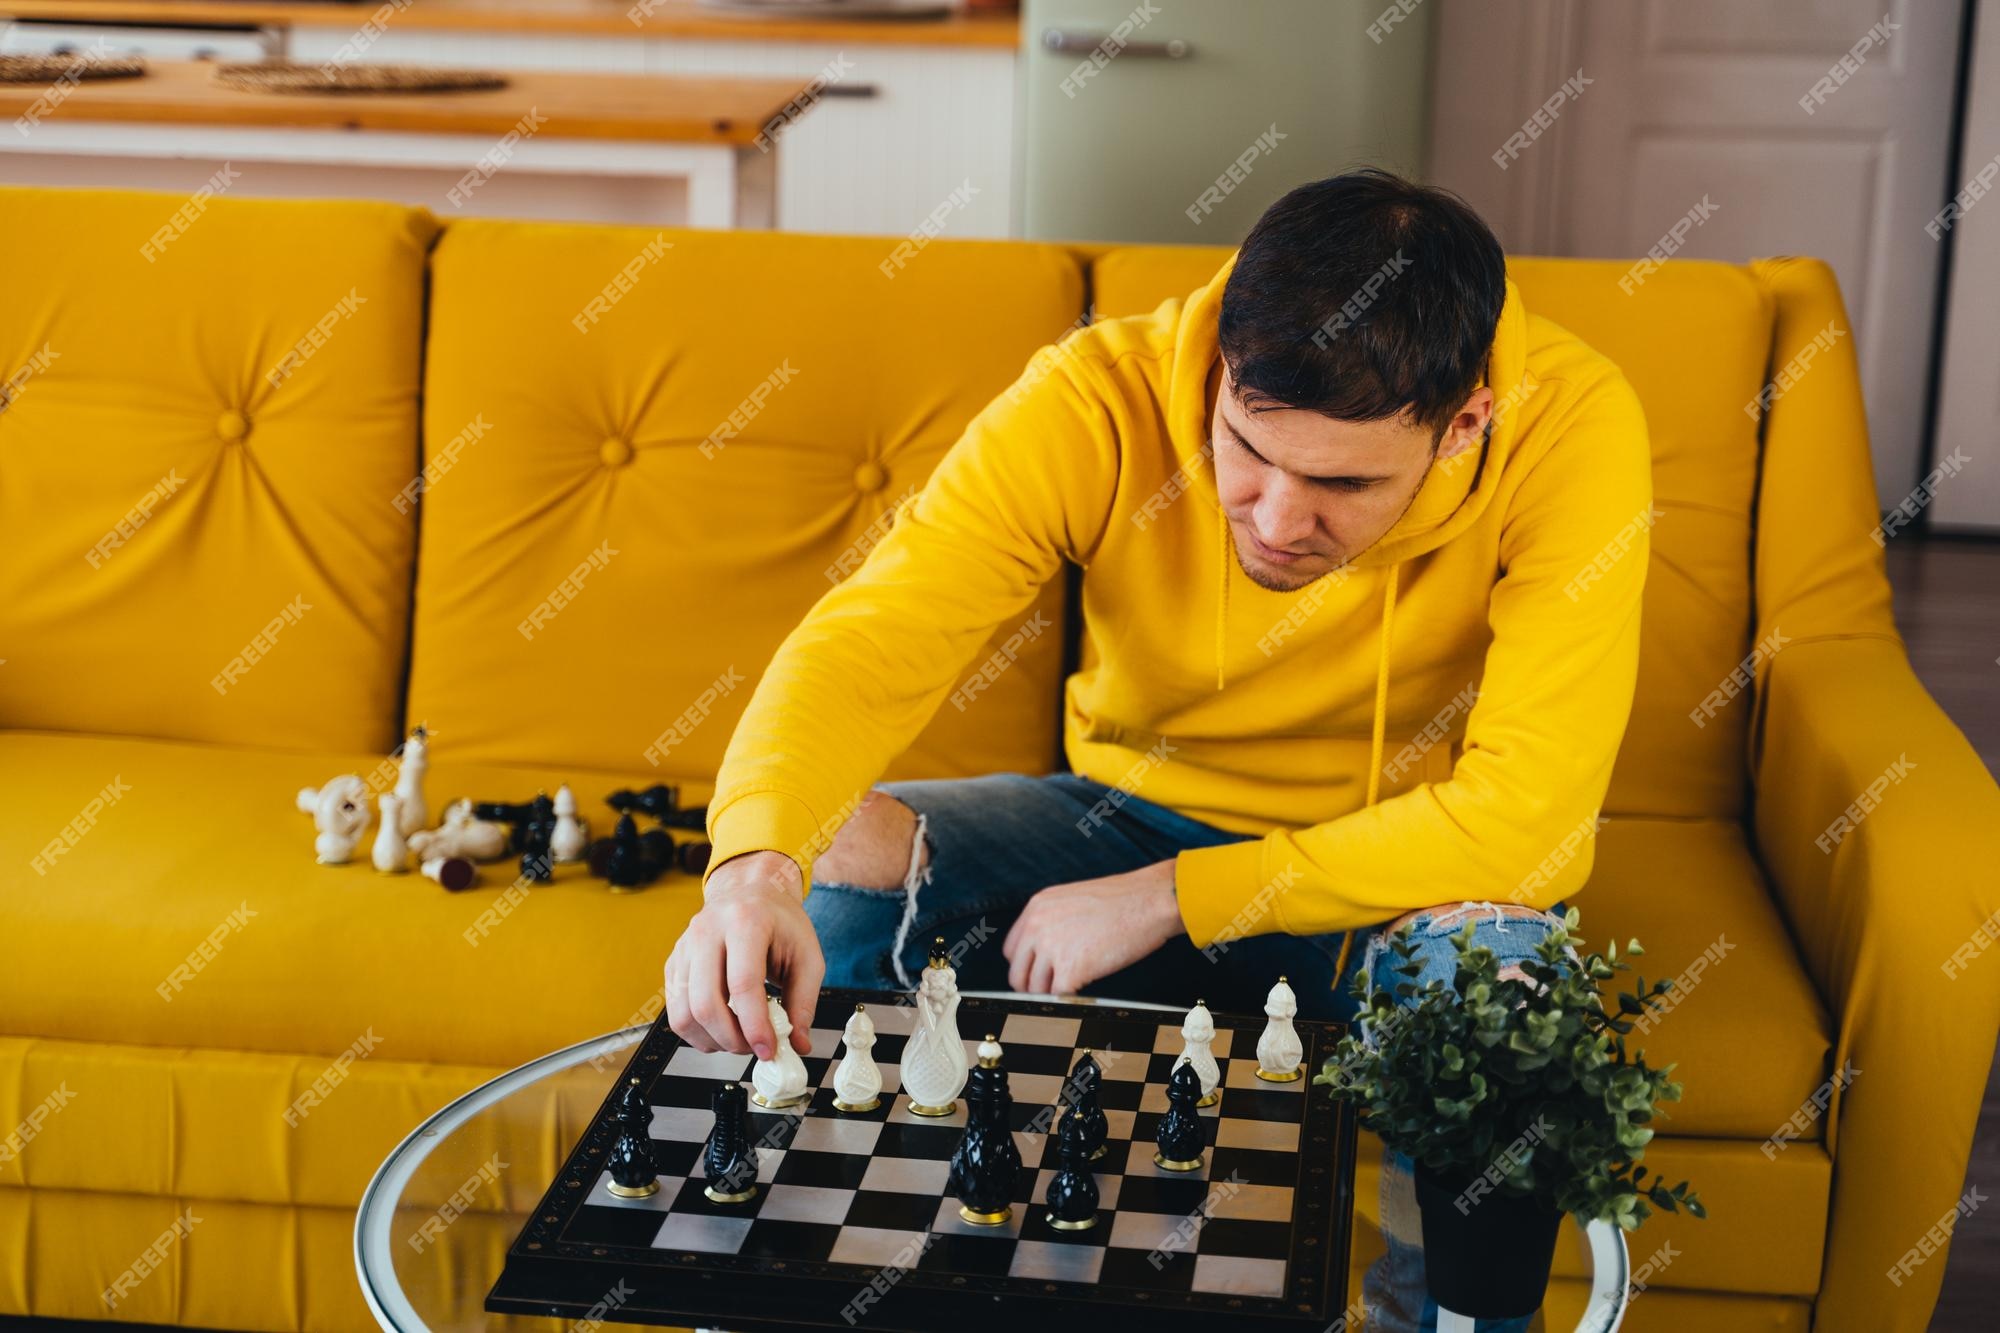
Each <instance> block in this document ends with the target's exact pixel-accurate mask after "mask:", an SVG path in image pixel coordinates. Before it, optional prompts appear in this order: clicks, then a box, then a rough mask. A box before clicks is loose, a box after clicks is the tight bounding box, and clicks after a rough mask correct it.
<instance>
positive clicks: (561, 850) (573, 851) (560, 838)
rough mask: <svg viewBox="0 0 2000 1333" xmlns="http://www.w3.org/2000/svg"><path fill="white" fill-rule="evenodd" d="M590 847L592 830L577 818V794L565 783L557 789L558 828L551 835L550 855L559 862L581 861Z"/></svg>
mask: <svg viewBox="0 0 2000 1333" xmlns="http://www.w3.org/2000/svg"><path fill="white" fill-rule="evenodd" d="M589 846H590V830H588V829H586V828H585V827H584V826H583V821H582V820H580V819H578V818H577V817H576V794H575V793H574V792H572V791H570V789H569V784H568V783H564V784H563V785H562V786H560V787H557V788H556V827H555V831H554V832H553V833H551V834H550V835H549V855H550V856H553V857H554V858H555V859H556V860H558V861H565V862H566V861H580V860H582V859H583V853H584V849H585V848H587V847H589Z"/></svg>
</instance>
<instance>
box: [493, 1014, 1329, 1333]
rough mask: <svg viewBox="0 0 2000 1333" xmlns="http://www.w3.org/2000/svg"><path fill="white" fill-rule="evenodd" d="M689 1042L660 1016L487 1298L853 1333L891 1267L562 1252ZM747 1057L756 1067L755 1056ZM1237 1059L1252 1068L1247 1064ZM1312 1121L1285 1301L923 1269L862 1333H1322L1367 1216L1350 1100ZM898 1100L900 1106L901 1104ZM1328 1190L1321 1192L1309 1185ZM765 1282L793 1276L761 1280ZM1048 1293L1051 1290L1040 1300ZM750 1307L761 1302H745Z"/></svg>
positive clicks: (527, 1309) (569, 1315)
mask: <svg viewBox="0 0 2000 1333" xmlns="http://www.w3.org/2000/svg"><path fill="white" fill-rule="evenodd" d="M895 998H896V997H894V996H890V995H885V994H879V993H874V992H865V991H843V990H835V989H829V990H827V991H825V992H823V993H822V998H821V1001H820V1006H819V1008H820V1011H821V1012H827V1013H841V1012H844V1011H846V1010H848V1009H851V1008H852V1006H853V1003H854V1002H855V1001H857V1000H861V1001H866V1002H869V1003H873V1004H882V1003H885V1002H887V1003H894V1002H895ZM981 1014H994V1015H996V1016H1000V1015H1006V1014H1029V1015H1039V1016H1048V1017H1055V1018H1079V1019H1090V1018H1110V1019H1116V1020H1121V1021H1135V1020H1136V1021H1148V1020H1150V1021H1154V1022H1156V1023H1157V1022H1172V1021H1173V1015H1172V1014H1171V1013H1170V1012H1169V1011H1166V1010H1157V1009H1138V1008H1129V1007H1124V1006H1120V1005H1117V1004H1115V1003H1105V1004H1099V1005H1078V1004H1062V1003H1058V1002H1052V1001H1038V1000H1029V999H1016V998H1007V999H999V998H992V997H985V996H967V997H965V998H964V1000H963V1001H962V1007H961V1009H960V1026H961V1029H962V1030H970V1029H973V1028H978V1027H979V1026H980V1024H979V1022H978V1020H977V1018H976V1016H977V1015H981ZM1215 1021H1216V1025H1217V1026H1218V1027H1229V1028H1232V1029H1236V1030H1239V1031H1241V1030H1246V1029H1247V1030H1250V1031H1258V1030H1261V1028H1262V1025H1263V1019H1262V1017H1261V1016H1260V1017H1258V1018H1256V1019H1255V1020H1252V1019H1250V1018H1247V1017H1239V1016H1231V1015H1226V1014H1220V1013H1218V1014H1216V1015H1215ZM1295 1026H1296V1028H1297V1031H1298V1034H1299V1039H1300V1042H1301V1044H1302V1046H1303V1047H1304V1057H1303V1065H1304V1068H1305V1071H1306V1077H1307V1078H1310V1077H1311V1076H1312V1075H1313V1074H1314V1073H1315V1072H1317V1071H1318V1069H1319V1068H1320V1065H1321V1064H1322V1062H1323V1061H1324V1060H1325V1059H1326V1058H1327V1056H1329V1055H1330V1054H1332V1052H1333V1048H1334V1044H1335V1043H1336V1042H1337V1041H1338V1040H1339V1039H1340V1038H1341V1037H1342V1036H1343V1035H1345V1033H1346V1030H1347V1029H1346V1025H1345V1024H1340V1023H1321V1022H1310V1021H1305V1020H1299V1021H1297V1022H1296V1024H1295ZM682 1044H683V1043H682V1042H681V1039H680V1038H679V1037H678V1036H676V1035H675V1034H674V1032H673V1031H672V1029H671V1028H669V1027H668V1026H667V1022H666V1016H665V1015H664V1014H662V1015H661V1016H660V1017H659V1018H657V1019H655V1020H654V1023H653V1027H652V1029H651V1031H649V1032H648V1033H647V1035H646V1037H645V1039H644V1040H643V1041H642V1042H641V1043H640V1044H639V1046H638V1047H637V1048H636V1049H635V1050H634V1051H633V1053H632V1057H631V1059H630V1060H629V1061H628V1062H627V1064H626V1067H625V1069H624V1071H623V1072H621V1073H620V1075H619V1076H618V1077H617V1078H616V1079H613V1080H612V1081H611V1083H610V1086H609V1089H608V1091H607V1092H606V1094H605V1098H604V1101H603V1103H602V1104H601V1105H600V1106H599V1107H598V1110H597V1112H596V1114H595V1115H593V1116H592V1117H591V1121H590V1124H589V1126H588V1127H587V1128H586V1129H585V1130H584V1132H583V1135H582V1137H581V1138H580V1139H579V1141H578V1142H577V1144H576V1146H575V1148H574V1149H572V1150H571V1152H570V1155H569V1157H568V1158H567V1160H566V1161H565V1162H564V1165H563V1169H562V1170H561V1171H560V1172H558V1173H557V1175H556V1178H555V1180H554V1181H553V1182H552V1183H551V1184H550V1186H549V1188H548V1191H547V1192H546V1193H545V1194H544V1195H543V1197H542V1200H541V1202H540V1204H539V1205H537V1207H536V1208H535V1210H534V1212H533V1213H532V1214H531V1215H530V1217H529V1220H528V1222H527V1224H526V1225H525V1226H524V1227H523V1228H522V1230H521V1234H520V1235H519V1236H517V1237H516V1238H515V1240H514V1243H513V1244H512V1245H511V1246H510V1247H509V1248H508V1250H507V1256H506V1261H505V1266H504V1268H503V1270H502V1272H501V1275H500V1278H499V1280H498V1281H496V1282H495V1283H494V1286H493V1289H492V1291H491V1292H490V1293H489V1294H488V1296H487V1298H486V1309H487V1310H489V1311H491V1312H494V1313H508V1314H524V1315H540V1316H546V1317H553V1318H559V1319H567V1320H572V1321H573V1320H577V1319H581V1318H583V1317H585V1316H591V1317H593V1318H597V1319H602V1320H608V1321H615V1322H621V1323H637V1324H669V1325H694V1326H698V1327H723V1328H727V1329H730V1330H742V1331H743V1333H765V1331H769V1333H779V1331H780V1330H789V1329H798V1328H832V1329H845V1328H848V1327H850V1323H849V1322H848V1321H843V1320H842V1319H841V1317H840V1311H841V1310H842V1308H843V1307H844V1306H846V1305H847V1304H848V1302H849V1301H851V1300H852V1299H853V1297H854V1296H855V1294H856V1293H857V1291H859V1290H860V1289H861V1288H862V1287H864V1286H866V1285H867V1284H868V1283H869V1281H870V1279H871V1278H872V1277H874V1275H875V1274H877V1273H879V1272H882V1271H884V1270H883V1269H882V1268H881V1266H879V1265H857V1264H849V1263H839V1262H820V1261H805V1260H784V1259H772V1258H767V1257H755V1256H742V1255H725V1254H707V1253H691V1252H686V1251H673V1250H660V1249H639V1248H625V1247H607V1246H594V1245H585V1244H580V1243H576V1242H569V1241H564V1240H563V1239H562V1235H563V1232H564V1230H565V1228H566V1227H567V1226H568V1225H569V1224H570V1222H571V1220H572V1219H573V1217H574V1216H575V1214H576V1213H577V1211H578V1210H579V1209H580V1208H582V1207H583V1206H584V1205H585V1204H586V1202H587V1201H588V1200H589V1199H590V1197H591V1190H592V1186H593V1185H594V1183H595V1182H596V1181H597V1179H598V1177H599V1176H600V1174H601V1173H602V1171H603V1163H604V1159H605V1155H606V1153H607V1152H608V1151H609V1149H610V1147H611V1145H612V1144H613V1142H614V1141H615V1140H616V1138H617V1134H618V1129H617V1125H616V1122H615V1120H614V1119H613V1112H614V1110H615V1109H616V1101H617V1098H618V1095H619V1093H620V1092H621V1091H622V1089H623V1088H624V1087H625V1085H626V1082H627V1080H628V1079H631V1078H637V1079H639V1080H641V1083H642V1086H643V1087H644V1088H645V1089H647V1090H648V1091H649V1092H650V1089H651V1088H652V1086H653V1081H654V1080H655V1079H657V1078H659V1077H661V1076H662V1075H663V1074H664V1072H665V1070H666V1067H667V1063H668V1060H669V1059H670V1057H671V1056H672V1054H673V1052H674V1051H675V1050H677V1049H679V1047H680V1046H681V1045H682ZM746 1058H747V1057H746ZM1238 1058H1239V1059H1240V1058H1241V1057H1238ZM1306 1092H1307V1096H1306V1106H1305V1110H1304V1113H1303V1117H1302V1120H1301V1123H1300V1132H1299V1141H1300V1144H1301V1147H1302V1156H1303V1150H1304V1149H1306V1148H1312V1149H1316V1150H1318V1151H1320V1152H1323V1153H1325V1154H1327V1160H1326V1161H1325V1162H1324V1163H1323V1164H1315V1165H1314V1166H1313V1167H1311V1168H1310V1169H1309V1170H1307V1169H1305V1168H1304V1166H1303V1163H1302V1174H1301V1177H1300V1180H1301V1184H1300V1185H1299V1186H1298V1187H1296V1189H1297V1192H1298V1194H1299V1195H1300V1198H1299V1202H1298V1204H1297V1206H1296V1208H1295V1212H1294V1218H1295V1219H1298V1218H1300V1217H1301V1216H1303V1218H1304V1222H1303V1224H1302V1225H1295V1226H1294V1227H1293V1228H1292V1231H1291V1252H1290V1254H1289V1255H1288V1256H1287V1268H1286V1271H1287V1273H1288V1274H1289V1275H1291V1277H1290V1278H1289V1279H1288V1291H1287V1294H1286V1296H1285V1297H1284V1298H1270V1297H1235V1296H1229V1295H1225V1294H1220V1293H1215V1292H1131V1291H1121V1292H1119V1293H1118V1294H1112V1293H1109V1292H1105V1291H1100V1290H1098V1289H1097V1288H1095V1287H1094V1286H1088V1285H1083V1284H1078V1283H1072V1282H1059V1281H1040V1280H1036V1279H1028V1278H1018V1277H986V1276H980V1275H974V1274H957V1273H950V1272H943V1271H932V1270H923V1269H917V1268H910V1269H907V1270H902V1271H901V1272H900V1274H899V1275H898V1276H897V1278H896V1280H895V1281H894V1284H893V1285H891V1286H889V1287H888V1290H887V1291H886V1292H885V1293H883V1294H882V1296H881V1297H880V1299H878V1300H877V1301H875V1302H874V1303H873V1304H872V1305H871V1306H870V1307H869V1308H868V1309H867V1310H866V1312H865V1313H864V1314H862V1315H861V1317H860V1320H859V1323H858V1324H853V1325H852V1326H854V1327H860V1326H863V1325H865V1326H866V1328H868V1329H870V1330H876V1331H878V1333H905V1331H909V1333H929V1331H930V1330H936V1329H946V1328H948V1329H952V1330H954V1333H1020V1330H1021V1329H1022V1328H1024V1327H1033V1328H1035V1329H1037V1330H1038V1331H1046V1333H1071V1331H1072V1330H1073V1331H1074V1333H1102V1327H1103V1323H1104V1321H1105V1319H1106V1318H1107V1317H1109V1318H1114V1319H1115V1318H1118V1317H1119V1316H1121V1315H1122V1316H1136V1317H1141V1318H1144V1319H1145V1320H1146V1322H1147V1326H1148V1329H1149V1333H1195V1330H1202V1331H1203V1333H1206V1331H1207V1330H1212V1329H1214V1328H1217V1327H1221V1326H1227V1327H1229V1328H1231V1329H1232V1330H1234V1329H1238V1328H1248V1329H1253V1330H1271V1331H1272V1333H1276V1331H1277V1330H1307V1329H1310V1330H1313V1333H1319V1331H1320V1330H1323V1329H1325V1328H1326V1327H1327V1326H1328V1325H1329V1324H1330V1323H1331V1322H1332V1321H1333V1320H1335V1319H1337V1318H1339V1317H1340V1315H1341V1314H1342V1313H1343V1312H1344V1311H1345V1310H1346V1308H1347V1268H1348V1251H1349V1246H1350V1244H1351V1240H1352V1236H1351V1232H1352V1226H1353V1212H1354V1158H1355V1121H1354V1117H1353V1114H1352V1111H1351V1109H1350V1108H1349V1106H1348V1105H1347V1104H1346V1103H1345V1102H1339V1101H1336V1100H1335V1099H1334V1098H1333V1097H1332V1096H1330V1095H1329V1094H1328V1093H1326V1092H1325V1091H1324V1090H1318V1091H1315V1090H1314V1089H1313V1088H1312V1087H1311V1086H1310V1085H1308V1087H1307V1089H1306ZM897 1095H900V1093H898V1094H897ZM1321 1178H1324V1180H1325V1187H1324V1189H1323V1190H1319V1191H1318V1192H1317V1193H1314V1192H1311V1191H1309V1190H1308V1189H1307V1188H1306V1186H1305V1184H1304V1182H1305V1181H1307V1180H1314V1181H1317V1180H1319V1179H1321ZM761 1277H770V1278H781V1279H783V1280H782V1281H778V1282H763V1283H759V1282H758V1281H757V1279H759V1278H761ZM620 1283H622V1284H623V1288H624V1290H625V1291H626V1292H628V1293H629V1294H628V1295H626V1296H625V1297H624V1299H623V1300H621V1301H620V1302H618V1303H617V1304H616V1305H615V1306H612V1307H610V1308H606V1303H605V1295H606V1293H607V1292H609V1291H611V1290H613V1288H614V1287H616V1286H618V1285H619V1284H620ZM1038 1289H1039V1290H1038ZM746 1298H748V1299H746Z"/></svg>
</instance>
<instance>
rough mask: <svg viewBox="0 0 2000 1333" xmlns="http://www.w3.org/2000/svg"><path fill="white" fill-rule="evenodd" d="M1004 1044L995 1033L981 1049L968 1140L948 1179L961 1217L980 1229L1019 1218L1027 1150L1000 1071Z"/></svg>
mask: <svg viewBox="0 0 2000 1333" xmlns="http://www.w3.org/2000/svg"><path fill="white" fill-rule="evenodd" d="M1000 1055H1001V1051H1000V1043H999V1042H997V1041H995V1040H994V1038H993V1034H992V1033H990V1032H989V1033H987V1034H986V1040H985V1041H983V1042H981V1043H980V1044H979V1064H978V1067H976V1068H974V1069H973V1070H971V1071H970V1073H969V1074H968V1075H967V1077H966V1084H965V1104H966V1107H967V1112H966V1125H965V1137H964V1138H963V1139H961V1140H960V1141H959V1144H958V1151H957V1152H955V1153H953V1154H952V1157H951V1171H950V1174H949V1176H948V1179H949V1180H950V1182H951V1187H952V1193H954V1194H955V1195H957V1196H958V1204H959V1207H958V1215H959V1216H960V1217H962V1218H964V1219H965V1220H966V1221H968V1222H971V1223H973V1224H974V1225H976V1226H983V1227H997V1226H1005V1225H1006V1224H1007V1222H1008V1220H1009V1219H1010V1218H1012V1217H1013V1216H1014V1205H1013V1198H1014V1183H1015V1181H1017V1180H1019V1179H1020V1176H1021V1150H1020V1148H1019V1147H1017V1146H1016V1145H1015V1143H1014V1126H1013V1114H1012V1112H1013V1106H1014V1095H1013V1093H1011V1092H1010V1091H1009V1090H1008V1087H1007V1071H1006V1070H1005V1069H1003V1068H1002V1067H1001V1065H1000Z"/></svg>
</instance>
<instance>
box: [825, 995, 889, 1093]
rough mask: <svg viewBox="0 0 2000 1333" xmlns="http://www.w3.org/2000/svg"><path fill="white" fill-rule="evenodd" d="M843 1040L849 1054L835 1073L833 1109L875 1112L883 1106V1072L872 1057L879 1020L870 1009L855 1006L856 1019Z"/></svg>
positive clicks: (843, 1058) (849, 1023) (849, 1025)
mask: <svg viewBox="0 0 2000 1333" xmlns="http://www.w3.org/2000/svg"><path fill="white" fill-rule="evenodd" d="M842 1036H843V1037H844V1038H845V1039H846V1042H847V1054H846V1055H844V1056H842V1057H841V1058H840V1064H839V1066H838V1067H837V1068H835V1070H834V1071H833V1109H834V1110H836V1111H847V1112H854V1113H858V1112H861V1111H872V1110H874V1109H875V1108H876V1107H878V1106H880V1105H881V1104H882V1071H881V1070H880V1069H878V1068H876V1066H875V1057H874V1056H873V1055H872V1054H870V1052H871V1051H872V1050H873V1049H874V1047H875V1020H874V1019H872V1018H870V1017H869V1016H868V1006H866V1005H861V1004H857V1005H855V1006H854V1017H852V1018H850V1019H848V1020H847V1030H846V1031H845V1032H844V1033H843V1034H842Z"/></svg>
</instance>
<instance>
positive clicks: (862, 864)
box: [813, 791, 930, 893]
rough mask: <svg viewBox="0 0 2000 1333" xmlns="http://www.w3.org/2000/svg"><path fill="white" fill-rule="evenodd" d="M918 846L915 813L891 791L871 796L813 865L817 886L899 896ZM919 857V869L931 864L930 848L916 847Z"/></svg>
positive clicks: (863, 800) (835, 835)
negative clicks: (878, 891)
mask: <svg viewBox="0 0 2000 1333" xmlns="http://www.w3.org/2000/svg"><path fill="white" fill-rule="evenodd" d="M916 841H917V815H916V812H915V811H914V810H912V809H910V807H909V806H907V805H904V804H903V803H902V802H901V801H899V800H897V799H896V798H895V797H893V796H891V795H889V794H888V793H887V792H881V791H871V792H869V793H868V795H867V796H865V797H863V798H862V801H861V804H860V805H858V806H856V807H855V810H854V814H853V815H852V816H850V817H849V819H848V821H847V822H846V823H845V824H842V825H841V826H840V831H839V832H837V833H835V834H834V835H833V843H832V845H831V846H829V847H828V848H827V849H826V853H825V855H823V856H821V857H820V858H819V860H817V861H815V862H814V863H813V881H814V882H815V883H818V884H845V885H848V886H850V887H853V888H857V889H881V890H884V891H893V892H897V893H900V892H902V890H903V884H904V882H905V881H906V880H908V878H909V876H910V854H911V848H912V846H913V845H914V844H916ZM916 855H917V868H918V869H920V870H921V869H922V868H924V867H925V866H927V865H929V864H930V848H929V847H928V846H927V845H918V846H916Z"/></svg>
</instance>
